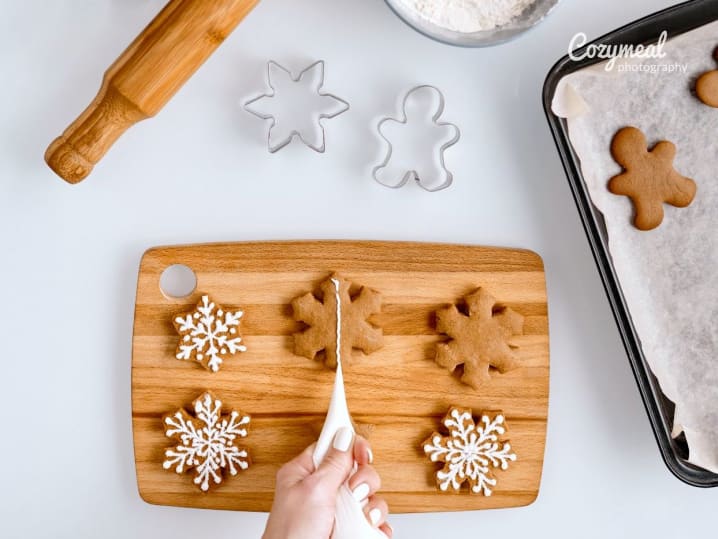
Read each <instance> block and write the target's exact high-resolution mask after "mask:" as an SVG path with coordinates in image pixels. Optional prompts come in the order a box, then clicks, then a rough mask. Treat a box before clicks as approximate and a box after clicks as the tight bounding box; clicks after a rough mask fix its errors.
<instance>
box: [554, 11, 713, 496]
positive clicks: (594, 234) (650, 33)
mask: <svg viewBox="0 0 718 539" xmlns="http://www.w3.org/2000/svg"><path fill="white" fill-rule="evenodd" d="M717 4H718V3H716V2H714V1H713V0H689V1H687V2H684V3H681V4H677V5H675V6H671V7H669V8H666V9H664V10H661V11H658V12H656V13H653V14H651V15H648V16H646V17H643V18H641V19H638V20H636V21H633V22H631V23H629V24H626V25H624V26H622V27H620V28H618V29H616V30H613V31H611V32H609V33H607V34H605V35H603V36H601V37H599V38H597V39H595V40H593V41H592V42H590V43H588V44H586V45H585V47H588V46H590V45H592V44H596V43H631V42H635V43H641V42H646V41H648V40H649V39H654V38H657V37H658V34H659V33H660V31H662V30H667V31H668V32H669V34H670V35H671V36H675V35H678V34H681V33H684V32H687V31H690V30H692V29H695V28H697V27H699V26H702V25H703V24H708V23H710V22H712V21H714V20H718V5H717ZM711 8H712V9H711ZM585 47H584V48H585ZM601 61H602V60H601V59H584V60H582V61H579V62H575V61H573V60H571V59H570V58H569V56H568V55H565V56H564V57H563V58H561V59H559V60H558V61H557V62H556V63H555V64H554V66H553V67H552V68H551V69H550V70H549V72H548V75H547V77H546V80H545V82H544V86H543V95H542V100H543V107H544V112H545V114H546V118H547V120H548V123H549V127H550V129H551V134H552V136H553V139H554V143H555V144H556V148H557V149H558V152H559V155H560V157H561V163H562V165H563V168H564V171H565V173H566V176H567V179H568V183H569V186H570V187H571V193H572V195H573V198H574V202H575V203H576V207H577V209H578V212H579V215H580V217H581V222H582V224H583V227H584V231H585V233H586V236H587V238H588V240H589V244H590V246H591V252H592V254H593V257H594V260H595V262H596V266H597V269H598V271H599V274H600V276H601V281H602V283H603V287H604V289H605V291H606V295H607V296H608V300H609V303H610V305H611V310H612V312H613V316H614V319H615V320H616V324H617V326H618V329H619V332H620V334H621V339H622V341H623V345H624V348H625V350H626V353H627V355H628V359H629V362H630V364H631V369H632V371H633V375H634V377H635V379H636V383H637V385H638V388H639V392H640V394H641V398H642V400H643V404H644V406H645V408H646V412H647V414H648V417H649V420H650V423H651V427H652V429H653V434H654V436H655V438H656V442H657V443H658V447H659V449H660V453H661V456H662V458H663V461H664V462H665V464H666V466H667V467H668V469H669V470H670V471H671V472H672V473H673V474H674V475H675V476H676V477H677V478H678V479H680V480H681V481H683V482H685V483H687V484H689V485H692V486H696V487H706V488H707V487H716V486H718V474H714V473H711V472H709V471H707V470H704V469H702V468H699V467H697V466H694V465H692V464H689V463H688V462H687V461H686V460H685V459H683V458H681V457H680V456H679V455H678V454H677V446H676V444H675V442H674V440H673V439H672V437H671V424H672V421H673V419H672V418H671V417H669V411H668V410H667V409H666V406H665V401H666V400H667V399H666V398H665V396H664V395H663V393H662V392H661V389H660V387H659V384H658V380H657V379H656V378H655V376H653V374H652V373H651V371H650V369H649V367H648V364H647V362H646V359H645V357H644V355H643V351H642V348H641V345H640V340H639V338H638V335H637V333H636V330H635V328H634V327H633V322H632V321H631V316H630V311H629V310H628V307H627V305H626V301H625V298H624V297H623V293H622V292H621V288H620V284H619V281H618V278H617V276H616V273H615V270H614V268H613V263H612V261H611V258H610V254H609V252H608V247H607V245H606V241H605V238H604V236H603V235H602V234H601V231H600V225H599V222H598V220H597V218H596V212H597V211H598V210H596V209H595V207H594V206H593V204H592V203H591V200H590V197H589V195H588V191H587V187H586V185H585V182H584V180H583V174H582V172H581V168H580V162H579V159H578V156H576V155H575V153H574V151H573V148H572V146H571V143H570V142H569V139H568V134H567V129H566V122H565V120H563V119H561V118H558V117H557V116H555V115H554V114H553V112H552V111H551V101H552V99H553V94H554V91H555V88H556V85H557V84H558V81H559V80H560V79H561V78H562V77H564V76H566V75H568V74H569V73H572V72H574V71H577V70H579V69H582V68H584V67H586V66H589V65H592V64H595V63H599V62H601Z"/></svg>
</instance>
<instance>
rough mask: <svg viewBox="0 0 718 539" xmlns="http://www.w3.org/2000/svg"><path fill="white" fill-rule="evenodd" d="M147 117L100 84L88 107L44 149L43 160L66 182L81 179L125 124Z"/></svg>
mask: <svg viewBox="0 0 718 539" xmlns="http://www.w3.org/2000/svg"><path fill="white" fill-rule="evenodd" d="M147 117H148V116H147V115H146V114H144V113H143V112H142V111H141V110H139V109H138V108H137V106H136V105H134V104H133V103H132V102H131V101H129V100H128V99H127V98H125V97H124V96H123V95H122V94H121V93H120V92H118V91H117V90H116V89H114V88H112V87H111V86H109V85H107V84H103V87H102V89H101V90H100V92H99V94H98V95H97V97H96V98H95V99H94V101H93V102H92V103H91V104H90V106H89V107H88V108H87V109H86V110H85V111H84V112H83V113H82V114H81V115H80V116H79V117H78V118H77V120H75V121H74V122H73V123H72V125H70V127H68V128H67V129H66V130H65V132H64V133H63V134H62V135H60V136H59V137H58V138H56V139H55V140H54V141H52V143H51V144H50V146H49V147H48V148H47V151H46V152H45V161H46V162H47V164H48V165H49V166H50V168H51V169H52V170H54V171H55V173H56V174H57V175H58V176H60V177H61V178H62V179H64V180H65V181H67V182H68V183H72V184H74V183H78V182H80V181H82V180H83V179H85V178H86V177H87V176H88V175H89V174H90V172H92V168H93V167H94V166H95V164H96V163H97V162H98V161H99V160H100V159H101V158H102V156H103V155H105V153H106V152H107V150H109V149H110V147H111V146H112V144H113V143H114V142H115V141H116V140H117V139H118V138H119V137H120V135H122V133H124V132H125V131H126V130H127V129H128V128H129V127H131V126H132V125H134V124H136V123H137V122H139V121H141V120H144V119H145V118H147Z"/></svg>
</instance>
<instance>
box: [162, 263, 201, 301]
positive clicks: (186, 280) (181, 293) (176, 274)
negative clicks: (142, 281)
mask: <svg viewBox="0 0 718 539" xmlns="http://www.w3.org/2000/svg"><path fill="white" fill-rule="evenodd" d="M195 288H197V275H195V273H194V271H192V268H190V267H189V266H185V265H184V264H172V265H171V266H168V267H167V268H166V269H165V270H164V271H163V272H162V275H160V290H161V291H162V293H163V294H164V296H165V297H166V298H167V299H184V298H186V297H187V296H189V295H190V294H191V293H192V292H194V291H195Z"/></svg>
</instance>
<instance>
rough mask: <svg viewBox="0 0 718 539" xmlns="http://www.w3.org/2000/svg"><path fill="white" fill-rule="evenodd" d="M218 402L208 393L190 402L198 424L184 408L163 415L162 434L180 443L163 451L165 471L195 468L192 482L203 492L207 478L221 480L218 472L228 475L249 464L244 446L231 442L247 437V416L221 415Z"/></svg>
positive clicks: (180, 471)
mask: <svg viewBox="0 0 718 539" xmlns="http://www.w3.org/2000/svg"><path fill="white" fill-rule="evenodd" d="M221 409H222V402H221V401H220V400H219V399H214V398H213V397H212V395H211V394H210V393H205V394H203V395H202V396H200V397H199V398H198V399H197V400H196V401H195V403H194V412H195V416H196V418H197V420H199V421H201V423H202V425H196V424H195V420H194V418H192V417H190V416H189V415H188V414H187V413H186V412H184V410H180V411H178V412H176V413H175V414H174V415H172V416H168V417H166V418H165V435H166V436H167V437H168V438H172V437H174V438H176V439H177V440H179V441H180V442H181V443H180V444H178V445H177V446H176V447H174V448H170V449H167V450H165V458H166V460H165V461H164V462H163V463H162V466H163V468H164V469H165V470H169V469H170V468H172V467H174V468H175V471H176V472H177V473H182V472H183V471H185V470H186V469H190V468H195V472H196V473H195V478H194V484H195V485H199V487H200V489H202V490H203V491H205V492H206V491H207V490H209V486H210V483H209V482H210V479H212V480H213V481H214V482H215V483H216V484H219V483H221V482H222V474H221V471H222V470H223V469H228V470H229V473H230V474H231V475H237V473H238V472H239V470H240V469H241V470H246V469H247V468H248V467H249V460H248V454H247V451H246V449H240V448H238V447H237V446H235V445H234V442H235V439H236V438H238V437H239V438H244V437H246V436H247V428H246V427H245V425H249V421H250V418H249V416H246V415H240V414H239V413H238V412H235V411H234V410H232V412H231V413H230V414H229V416H226V415H225V416H222V415H221Z"/></svg>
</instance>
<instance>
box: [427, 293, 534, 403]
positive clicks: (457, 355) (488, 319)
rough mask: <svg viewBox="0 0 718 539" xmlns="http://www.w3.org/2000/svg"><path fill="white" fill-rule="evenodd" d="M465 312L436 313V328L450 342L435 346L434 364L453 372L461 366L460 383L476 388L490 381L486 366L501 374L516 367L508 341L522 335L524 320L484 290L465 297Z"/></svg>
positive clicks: (448, 309)
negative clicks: (462, 369) (462, 368)
mask: <svg viewBox="0 0 718 539" xmlns="http://www.w3.org/2000/svg"><path fill="white" fill-rule="evenodd" d="M464 301H465V303H466V310H467V313H463V312H461V311H460V310H459V309H458V308H457V306H456V305H450V306H448V307H445V308H443V309H440V310H438V311H436V329H437V331H439V332H440V333H445V334H446V335H448V336H449V337H451V340H450V341H449V342H446V343H439V344H437V345H436V358H435V359H436V363H438V364H439V365H441V366H442V367H446V368H447V369H448V370H449V371H450V372H454V370H456V368H457V367H458V366H459V365H463V366H464V372H463V374H462V376H461V381H462V382H464V383H465V384H468V385H470V386H472V387H473V388H475V389H478V388H479V387H481V386H482V385H483V384H486V383H488V382H489V381H490V380H491V377H490V375H489V367H490V366H491V367H495V368H496V369H498V371H499V372H501V373H504V372H507V371H510V370H512V369H515V368H516V367H518V360H517V358H516V355H515V352H514V348H515V347H514V346H513V345H512V344H511V343H510V339H511V337H512V336H514V335H521V334H522V333H523V325H524V317H523V316H521V315H520V314H518V313H517V312H515V311H513V310H511V309H509V308H508V307H502V306H499V305H497V303H496V300H495V299H494V298H493V297H492V296H491V294H489V293H488V292H486V291H485V290H484V289H483V288H479V289H477V290H476V291H475V292H474V293H473V294H471V295H469V296H466V298H464Z"/></svg>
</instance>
